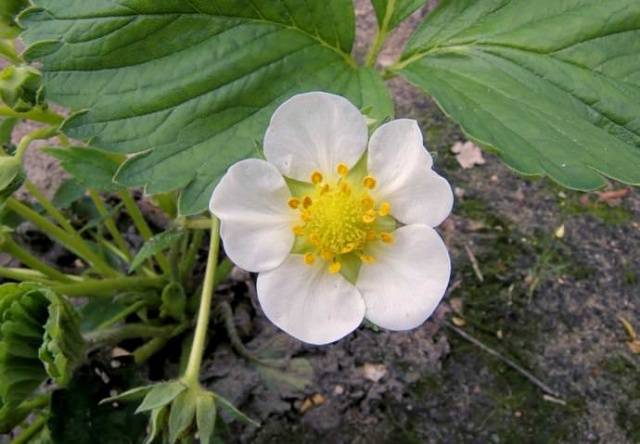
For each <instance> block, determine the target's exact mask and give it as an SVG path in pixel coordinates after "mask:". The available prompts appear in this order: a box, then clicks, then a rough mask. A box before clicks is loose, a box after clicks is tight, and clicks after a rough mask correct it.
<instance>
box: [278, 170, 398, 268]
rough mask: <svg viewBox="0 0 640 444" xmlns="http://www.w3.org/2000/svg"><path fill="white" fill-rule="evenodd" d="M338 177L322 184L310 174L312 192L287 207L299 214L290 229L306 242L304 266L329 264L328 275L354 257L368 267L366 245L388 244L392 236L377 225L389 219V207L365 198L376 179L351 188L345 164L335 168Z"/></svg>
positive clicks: (371, 259) (368, 178) (317, 175)
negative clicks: (325, 262)
mask: <svg viewBox="0 0 640 444" xmlns="http://www.w3.org/2000/svg"><path fill="white" fill-rule="evenodd" d="M337 172H338V176H339V177H340V178H339V179H338V180H337V181H336V182H335V183H332V184H330V183H328V182H326V181H325V180H324V178H323V175H322V173H321V172H319V171H314V172H313V173H312V174H311V178H310V179H311V183H313V184H314V191H313V192H311V193H309V194H308V195H305V196H301V197H300V198H298V197H292V198H291V199H289V206H290V207H291V208H293V209H296V210H298V211H299V213H300V221H299V223H297V224H296V225H295V226H294V227H293V232H294V233H295V234H296V236H299V237H301V238H302V239H303V240H305V241H306V243H307V245H308V246H309V250H310V251H307V252H306V253H305V254H304V262H305V263H306V264H308V265H312V264H313V263H314V262H315V260H316V257H319V258H322V259H324V260H325V261H327V262H328V263H329V267H328V269H329V272H331V273H337V272H340V271H341V269H342V261H343V259H346V256H347V255H349V256H350V257H354V256H355V257H356V258H358V259H359V260H360V262H361V263H364V264H371V263H373V262H374V261H375V258H374V257H373V256H371V254H370V253H365V248H366V246H367V244H368V243H371V242H377V241H381V242H384V243H392V242H393V235H392V234H391V233H390V232H387V231H384V230H383V229H382V228H381V226H383V225H384V224H380V223H378V222H379V220H380V218H385V217H386V218H387V219H390V218H389V216H388V215H389V214H390V211H391V205H390V204H389V203H388V202H380V204H379V205H378V204H377V203H376V202H375V200H374V199H373V198H372V197H371V195H370V194H369V190H371V189H373V188H374V187H375V185H376V179H375V178H374V177H372V176H366V177H364V178H363V179H362V181H361V182H360V183H356V184H352V183H351V182H350V181H349V179H347V175H348V172H349V169H348V167H347V166H346V165H345V164H340V165H338V167H337Z"/></svg>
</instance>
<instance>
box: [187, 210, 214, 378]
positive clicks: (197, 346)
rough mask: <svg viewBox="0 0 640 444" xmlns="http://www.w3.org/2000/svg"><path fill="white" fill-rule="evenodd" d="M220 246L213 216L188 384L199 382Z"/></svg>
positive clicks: (188, 366) (190, 358)
mask: <svg viewBox="0 0 640 444" xmlns="http://www.w3.org/2000/svg"><path fill="white" fill-rule="evenodd" d="M219 246H220V221H219V220H218V218H216V217H215V216H212V218H211V240H210V242H209V256H208V258H207V269H206V271H205V275H204V282H203V285H202V296H201V298H200V310H199V311H198V321H197V324H196V330H195V332H194V336H193V344H192V346H191V354H190V355H189V362H188V363H187V369H186V371H185V373H184V380H185V381H186V382H187V383H188V384H193V385H196V384H198V383H199V381H198V379H199V377H200V365H201V364H202V355H203V354H204V347H205V342H206V338H207V328H208V326H209V317H210V315H211V299H212V297H213V290H214V283H215V278H216V268H217V265H218V248H219Z"/></svg>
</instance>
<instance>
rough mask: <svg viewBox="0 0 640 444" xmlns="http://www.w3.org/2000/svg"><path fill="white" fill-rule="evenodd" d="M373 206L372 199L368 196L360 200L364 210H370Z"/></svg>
mask: <svg viewBox="0 0 640 444" xmlns="http://www.w3.org/2000/svg"><path fill="white" fill-rule="evenodd" d="M374 204H375V202H374V201H373V199H372V198H371V197H370V196H365V197H363V198H362V206H363V207H364V208H366V209H367V210H368V209H370V208H373V205H374Z"/></svg>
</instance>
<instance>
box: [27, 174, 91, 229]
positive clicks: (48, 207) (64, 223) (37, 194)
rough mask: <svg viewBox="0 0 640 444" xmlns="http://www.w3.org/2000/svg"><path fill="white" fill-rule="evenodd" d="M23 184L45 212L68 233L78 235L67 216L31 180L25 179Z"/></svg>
mask: <svg viewBox="0 0 640 444" xmlns="http://www.w3.org/2000/svg"><path fill="white" fill-rule="evenodd" d="M24 186H25V188H26V189H27V191H28V192H29V193H31V195H32V196H33V197H34V198H35V199H36V201H38V203H39V204H40V205H42V208H44V209H45V211H46V212H47V213H49V215H50V216H51V217H52V218H53V219H54V220H55V221H56V222H57V223H58V224H59V225H60V226H61V227H62V228H64V229H65V230H66V231H67V232H68V233H69V234H73V235H78V232H77V231H76V230H75V229H74V228H73V226H72V225H71V223H70V222H69V221H68V220H67V218H66V217H65V216H64V214H62V212H61V211H60V210H58V209H57V208H56V207H55V206H54V205H53V204H52V203H51V202H50V201H49V199H47V196H45V195H44V193H43V192H42V191H40V189H38V187H37V186H36V185H35V184H34V183H33V182H31V181H30V180H28V179H27V180H25V182H24Z"/></svg>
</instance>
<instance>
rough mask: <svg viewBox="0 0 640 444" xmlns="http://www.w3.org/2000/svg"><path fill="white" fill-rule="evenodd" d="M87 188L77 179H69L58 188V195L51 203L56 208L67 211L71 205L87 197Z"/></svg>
mask: <svg viewBox="0 0 640 444" xmlns="http://www.w3.org/2000/svg"><path fill="white" fill-rule="evenodd" d="M85 191H86V189H85V187H84V186H82V185H80V183H79V182H78V181H77V180H75V179H67V180H65V181H64V182H62V184H61V185H60V186H59V187H58V189H57V190H56V193H55V194H54V195H53V199H52V200H51V203H52V204H53V205H55V207H56V208H59V209H61V210H66V209H67V208H69V207H71V205H72V204H73V203H74V202H76V201H78V200H80V199H82V197H84V195H85Z"/></svg>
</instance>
